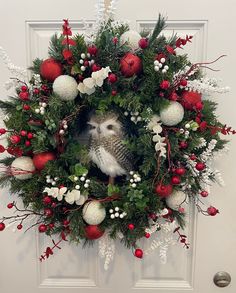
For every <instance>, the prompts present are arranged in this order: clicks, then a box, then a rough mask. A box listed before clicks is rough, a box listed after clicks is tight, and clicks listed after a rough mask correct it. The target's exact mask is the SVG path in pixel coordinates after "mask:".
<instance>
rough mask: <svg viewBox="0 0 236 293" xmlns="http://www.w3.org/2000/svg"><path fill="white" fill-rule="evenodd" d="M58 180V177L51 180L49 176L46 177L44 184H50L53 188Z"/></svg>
mask: <svg viewBox="0 0 236 293" xmlns="http://www.w3.org/2000/svg"><path fill="white" fill-rule="evenodd" d="M58 180H59V178H58V177H54V178H51V175H47V176H46V182H47V183H49V184H51V185H52V186H55V185H56V183H57V181H58Z"/></svg>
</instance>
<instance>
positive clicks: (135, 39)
mask: <svg viewBox="0 0 236 293" xmlns="http://www.w3.org/2000/svg"><path fill="white" fill-rule="evenodd" d="M141 38H142V37H141V35H140V34H139V33H138V32H136V31H133V30H129V31H127V32H125V33H123V34H122V35H121V36H120V44H121V45H124V44H125V45H126V46H128V47H129V48H130V49H132V50H137V49H138V48H139V41H140V39H141Z"/></svg>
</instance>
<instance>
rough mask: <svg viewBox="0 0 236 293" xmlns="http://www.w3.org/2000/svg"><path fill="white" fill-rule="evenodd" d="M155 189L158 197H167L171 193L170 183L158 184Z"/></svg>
mask: <svg viewBox="0 0 236 293" xmlns="http://www.w3.org/2000/svg"><path fill="white" fill-rule="evenodd" d="M155 191H156V193H157V194H158V195H159V196H160V197H167V196H169V195H170V194H171V193H172V191H173V187H172V185H171V184H168V185H164V184H158V185H157V186H156V190H155Z"/></svg>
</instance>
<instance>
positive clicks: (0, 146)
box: [0, 144, 6, 153]
mask: <svg viewBox="0 0 236 293" xmlns="http://www.w3.org/2000/svg"><path fill="white" fill-rule="evenodd" d="M5 150H6V149H5V147H4V146H3V145H1V144H0V153H4V152H5Z"/></svg>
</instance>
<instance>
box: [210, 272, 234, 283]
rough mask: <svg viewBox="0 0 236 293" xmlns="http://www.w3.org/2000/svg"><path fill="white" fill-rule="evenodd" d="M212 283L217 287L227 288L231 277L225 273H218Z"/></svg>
mask: <svg viewBox="0 0 236 293" xmlns="http://www.w3.org/2000/svg"><path fill="white" fill-rule="evenodd" d="M213 281H214V283H215V285H216V286H217V287H227V286H228V285H229V284H230V282H231V276H230V274H229V273H227V272H218V273H216V274H215V276H214V279H213Z"/></svg>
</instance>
